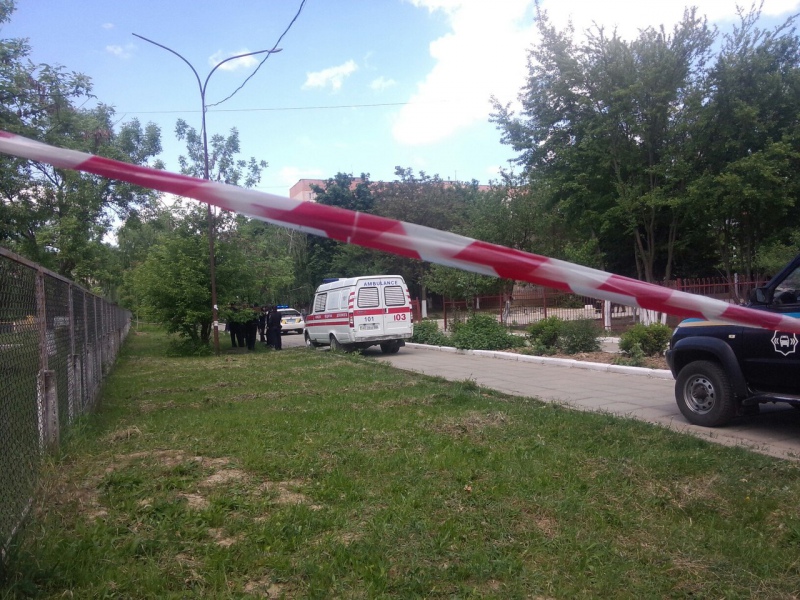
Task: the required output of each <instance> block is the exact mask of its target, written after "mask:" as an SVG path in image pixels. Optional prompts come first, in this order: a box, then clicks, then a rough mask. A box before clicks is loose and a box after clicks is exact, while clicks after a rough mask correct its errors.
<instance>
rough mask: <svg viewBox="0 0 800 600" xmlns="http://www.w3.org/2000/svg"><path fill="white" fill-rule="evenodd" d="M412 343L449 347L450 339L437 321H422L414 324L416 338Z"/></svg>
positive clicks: (412, 339)
mask: <svg viewBox="0 0 800 600" xmlns="http://www.w3.org/2000/svg"><path fill="white" fill-rule="evenodd" d="M411 341H412V342H416V343H417V344H429V345H431V346H447V345H449V344H450V339H449V338H448V337H447V336H446V335H445V334H444V333H442V332H441V331H439V326H438V325H437V324H436V321H422V322H420V323H415V324H414V337H412V338H411Z"/></svg>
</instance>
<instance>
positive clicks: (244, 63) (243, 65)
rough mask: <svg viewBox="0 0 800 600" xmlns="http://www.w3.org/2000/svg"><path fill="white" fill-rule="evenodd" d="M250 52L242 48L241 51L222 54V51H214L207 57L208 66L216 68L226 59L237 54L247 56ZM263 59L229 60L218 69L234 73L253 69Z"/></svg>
mask: <svg viewBox="0 0 800 600" xmlns="http://www.w3.org/2000/svg"><path fill="white" fill-rule="evenodd" d="M248 52H250V50H248V49H247V48H243V49H241V50H237V51H236V52H223V51H222V50H218V51H216V52H215V53H214V54H212V55H211V56H209V57H208V64H209V66H211V67H216V66H217V65H218V64H219V63H221V62H222V61H223V60H225V59H226V58H230V57H231V56H236V55H238V54H247V53H248ZM262 59H263V56H261V55H257V56H245V57H243V58H237V59H236V60H229V61H228V62H226V63H223V65H222V66H221V67H220V70H221V71H236V70H238V69H251V68H255V66H256V65H257V64H258V63H259V62H260V61H261V60H262Z"/></svg>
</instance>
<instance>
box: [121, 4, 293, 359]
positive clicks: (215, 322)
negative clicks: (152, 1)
mask: <svg viewBox="0 0 800 600" xmlns="http://www.w3.org/2000/svg"><path fill="white" fill-rule="evenodd" d="M301 8H302V5H301ZM133 35H134V36H136V37H137V38H139V39H140V40H144V41H145V42H149V43H150V44H153V45H154V46H158V47H159V48H163V49H164V50H166V51H167V52H171V53H172V54H174V55H175V56H177V57H178V58H180V59H181V60H182V61H183V62H185V63H186V64H187V65H189V68H190V69H191V70H192V73H194V76H195V79H197V86H198V87H199V88H200V103H201V104H202V131H203V179H208V178H209V176H208V175H209V173H208V134H207V132H206V86H208V80H209V79H211V76H212V75H213V74H214V71H216V70H217V69H218V68H219V67H221V66H222V65H224V64H225V63H226V62H228V61H231V60H236V59H237V58H245V57H247V56H255V55H257V54H276V53H278V52H280V51H281V50H282V48H272V49H270V50H257V51H255V52H246V53H245V54H237V55H236V56H231V57H229V58H226V59H225V60H223V61H220V62H219V63H217V64H216V65H215V66H214V68H213V69H211V72H210V73H209V74H208V76H207V77H206V79H205V81H203V82H201V81H200V75H198V73H197V69H195V68H194V66H192V63H190V62H189V61H188V60H186V59H185V58H184V57H183V56H181V55H180V54H179V53H177V52H176V51H175V50H173V49H172V48H168V47H167V46H165V45H163V44H159V43H158V42H154V41H153V40H149V39H147V38H146V37H144V36H142V35H139V34H138V33H134V34H133ZM207 210H208V255H209V258H208V260H209V275H210V276H211V322H212V326H213V329H214V352H215V353H216V354H219V307H218V306H217V277H216V267H215V265H214V262H215V261H214V218H213V214H212V212H211V205H210V204H207Z"/></svg>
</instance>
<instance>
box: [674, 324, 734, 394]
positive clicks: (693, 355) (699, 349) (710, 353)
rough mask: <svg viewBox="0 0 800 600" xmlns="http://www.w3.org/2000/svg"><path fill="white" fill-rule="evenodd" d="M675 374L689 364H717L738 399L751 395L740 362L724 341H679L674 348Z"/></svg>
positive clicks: (711, 339)
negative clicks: (701, 362)
mask: <svg viewBox="0 0 800 600" xmlns="http://www.w3.org/2000/svg"><path fill="white" fill-rule="evenodd" d="M672 356H673V359H672V360H673V365H674V372H675V374H676V376H677V374H678V373H680V371H681V370H682V369H683V368H684V367H685V366H686V365H688V364H690V363H692V362H695V361H698V360H710V361H714V362H717V363H718V364H719V365H720V367H721V368H722V369H723V370H724V371H725V374H726V375H727V376H728V380H729V381H730V384H731V388H732V391H733V393H734V395H735V396H736V397H737V398H746V397H747V396H748V395H749V392H748V389H747V381H746V380H745V377H744V374H743V373H742V369H741V367H740V366H739V361H738V360H737V359H736V354H734V352H733V349H732V348H731V347H730V346H729V345H728V344H727V343H725V342H724V341H723V340H720V339H717V338H714V337H705V336H697V337H687V338H683V339H681V340H678V341H677V342H676V343H675V345H674V346H673V348H672Z"/></svg>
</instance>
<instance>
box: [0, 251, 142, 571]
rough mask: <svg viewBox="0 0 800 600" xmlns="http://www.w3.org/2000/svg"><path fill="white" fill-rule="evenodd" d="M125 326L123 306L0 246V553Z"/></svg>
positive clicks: (89, 401) (89, 404)
mask: <svg viewBox="0 0 800 600" xmlns="http://www.w3.org/2000/svg"><path fill="white" fill-rule="evenodd" d="M129 327H130V313H129V312H128V311H126V310H123V309H121V308H119V307H117V306H114V305H113V304H110V303H109V302H107V301H106V300H103V299H102V298H100V297H98V296H95V295H94V294H91V293H89V292H87V291H86V290H85V289H83V288H81V287H80V286H78V285H76V284H74V283H72V282H71V281H69V280H67V279H65V278H63V277H61V276H59V275H57V274H55V273H53V272H51V271H48V270H47V269H43V268H42V267H40V266H38V265H36V264H34V263H32V262H30V261H28V260H26V259H24V258H22V257H20V256H17V255H16V254H13V253H12V252H9V251H7V250H5V249H3V248H0V385H2V388H0V389H2V392H0V393H1V394H2V396H0V557H3V556H5V553H6V550H7V548H8V544H9V543H10V541H11V540H12V539H13V537H14V535H15V533H16V532H17V530H18V529H19V526H20V524H21V523H22V521H23V519H24V518H25V516H26V514H27V512H28V509H29V507H30V505H31V501H32V497H33V493H34V487H35V485H36V480H37V475H38V472H39V467H40V464H41V459H42V456H43V454H44V453H45V452H47V451H48V450H49V449H51V448H53V447H55V446H57V445H58V442H59V436H60V432H61V431H63V430H64V428H66V427H68V426H69V425H70V423H72V421H73V420H74V419H75V418H76V417H78V416H80V415H83V414H85V413H87V412H89V411H90V410H91V409H92V408H93V406H94V402H95V398H96V396H97V392H98V389H99V387H100V382H101V380H102V378H103V375H104V374H105V373H106V372H107V371H108V369H109V368H110V367H111V365H112V364H113V362H114V360H115V359H116V356H117V352H118V351H119V348H120V346H121V344H122V342H123V340H124V339H125V336H126V335H127V333H128V329H129Z"/></svg>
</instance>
